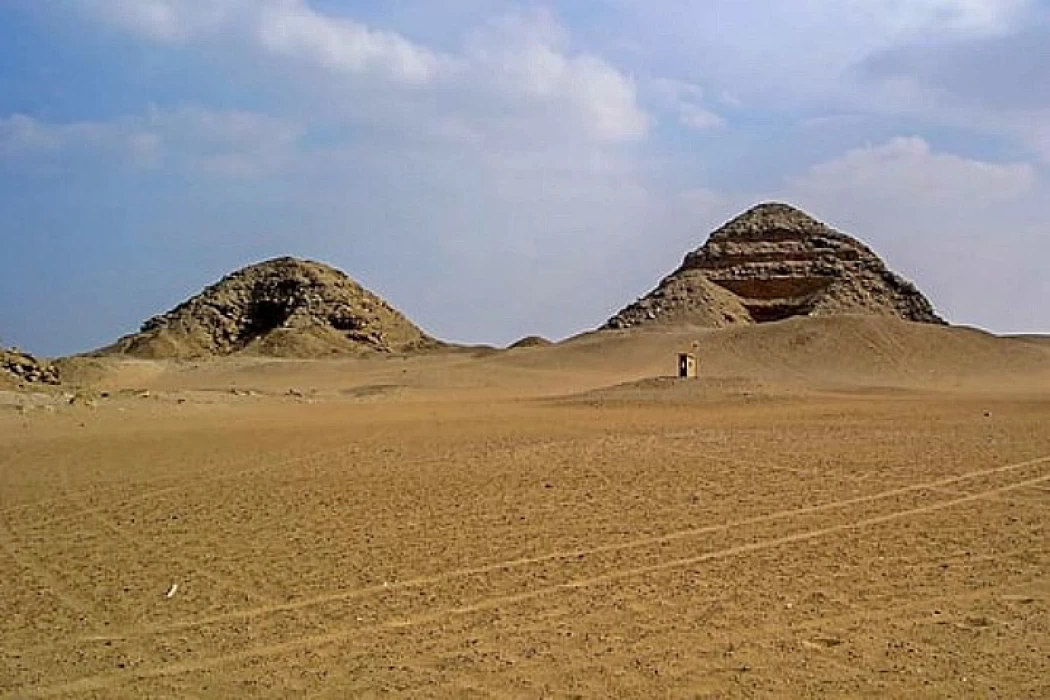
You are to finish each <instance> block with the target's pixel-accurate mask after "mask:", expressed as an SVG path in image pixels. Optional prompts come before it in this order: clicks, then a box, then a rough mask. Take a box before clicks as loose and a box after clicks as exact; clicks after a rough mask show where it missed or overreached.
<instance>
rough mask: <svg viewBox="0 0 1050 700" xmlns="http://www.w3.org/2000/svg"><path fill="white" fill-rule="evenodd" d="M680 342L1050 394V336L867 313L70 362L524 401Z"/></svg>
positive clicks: (668, 356) (163, 377) (724, 356)
mask: <svg viewBox="0 0 1050 700" xmlns="http://www.w3.org/2000/svg"><path fill="white" fill-rule="evenodd" d="M680 351H691V352H695V353H696V354H697V356H698V358H699V364H700V379H699V380H698V383H699V384H701V385H705V386H717V385H718V384H719V383H720V382H721V383H724V382H730V383H737V384H739V383H741V382H743V383H745V384H746V383H753V384H761V385H763V386H766V387H770V388H772V387H779V388H782V389H784V390H786V391H791V392H793V391H796V390H799V389H809V388H812V389H824V388H836V387H899V388H915V389H919V390H942V389H947V390H954V389H957V388H965V389H968V390H979V391H998V390H1000V389H1011V390H1020V391H1035V392H1039V391H1050V343H1046V342H1039V341H1035V340H1030V339H1022V338H1002V337H996V336H993V335H990V334H988V333H983V332H981V331H976V330H972V329H967V328H955V327H949V326H940V325H930V324H918V323H912V322H907V321H902V320H899V319H894V318H886V317H878V316H864V315H859V316H833V317H817V318H797V319H790V320H787V321H781V322H777V323H770V324H761V325H746V326H740V327H737V328H727V329H719V330H711V329H702V328H696V327H682V326H661V325H656V326H650V327H646V328H638V329H631V330H627V331H602V332H593V333H588V334H586V335H583V336H579V337H577V338H574V339H571V340H568V341H564V342H561V343H557V344H553V345H549V346H542V345H537V346H533V347H529V348H527V349H514V350H509V351H498V350H492V351H489V352H484V353H462V352H460V353H425V354H419V355H415V356H410V355H400V356H397V355H381V354H375V353H373V354H370V355H359V356H339V357H333V358H331V359H326V360H316V359H302V358H267V357H261V356H253V355H244V354H238V355H234V356H231V357H228V358H225V359H222V360H221V361H212V362H203V363H189V364H187V363H172V362H168V361H156V360H142V359H138V358H126V357H120V356H118V357H103V358H86V359H83V358H82V359H80V360H78V361H77V362H73V361H70V362H69V363H68V364H69V366H68V367H67V366H65V365H64V366H63V372H65V373H66V374H68V375H69V377H70V378H71V379H73V380H74V381H76V382H78V383H83V384H88V385H94V386H98V387H105V388H111V389H121V388H123V389H135V388H152V389H160V390H162V391H179V390H180V389H189V390H218V391H221V392H223V393H226V394H229V393H230V392H232V391H235V390H256V391H259V392H261V393H263V394H266V393H271V394H280V395H284V394H285V393H286V392H288V391H289V390H290V389H295V390H297V391H301V392H303V393H306V394H316V395H318V396H328V397H338V396H347V397H356V396H362V395H365V394H367V395H368V396H369V397H371V398H384V397H385V398H405V397H416V398H423V399H426V400H445V399H448V398H450V397H453V396H457V397H458V396H468V395H469V396H481V395H484V396H489V397H497V396H498V397H505V398H514V397H529V396H531V397H538V396H565V395H570V394H575V393H579V392H587V391H592V390H595V389H600V388H603V387H610V386H615V385H619V384H623V383H629V382H635V381H642V380H648V379H652V378H658V377H667V376H670V375H672V374H673V373H674V372H675V367H676V355H677V353H678V352H680ZM85 363H90V366H86V365H85ZM362 392H364V393H362Z"/></svg>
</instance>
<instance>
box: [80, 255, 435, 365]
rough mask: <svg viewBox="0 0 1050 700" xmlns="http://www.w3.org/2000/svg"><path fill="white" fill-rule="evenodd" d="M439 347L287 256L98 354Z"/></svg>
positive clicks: (320, 270) (331, 276)
mask: <svg viewBox="0 0 1050 700" xmlns="http://www.w3.org/2000/svg"><path fill="white" fill-rule="evenodd" d="M440 345H442V343H440V342H439V341H437V340H435V339H433V338H431V337H430V336H428V335H427V334H426V333H424V332H423V331H422V330H420V329H419V328H418V327H416V326H415V325H414V324H413V323H412V322H411V321H409V320H408V319H407V318H405V316H404V315H402V314H401V313H400V312H399V311H397V310H396V309H395V308H393V307H392V306H391V305H390V304H388V303H387V302H386V301H384V300H383V299H381V298H380V297H379V296H377V295H375V294H373V293H372V292H370V291H368V290H367V289H365V288H364V287H362V286H361V285H359V284H358V283H357V282H355V281H354V280H352V279H350V278H349V277H347V276H346V275H345V274H343V273H342V272H340V271H339V270H336V269H334V268H332V267H329V266H328V265H324V264H321V263H317V262H311V261H306V260H298V259H296V258H291V257H283V258H276V259H274V260H268V261H266V262H261V263H258V264H255V265H250V266H248V267H245V268H243V269H241V270H238V271H236V272H234V273H232V274H230V275H227V276H226V277H224V278H223V279H222V280H220V281H219V282H217V283H216V284H214V285H212V286H210V287H208V288H207V289H205V290H204V291H203V292H201V293H200V294H198V295H197V296H194V297H192V298H191V299H189V300H187V301H185V302H183V303H182V304H180V305H178V306H177V307H175V308H174V309H172V310H171V311H169V312H167V313H165V314H163V315H160V316H156V317H154V318H151V319H150V320H148V321H146V323H144V324H143V326H142V329H141V330H140V332H138V333H135V334H133V335H129V336H125V337H124V338H121V339H120V340H118V341H117V342H116V343H114V344H113V345H111V346H109V347H108V348H104V349H103V350H102V351H100V352H102V353H104V354H124V355H132V356H136V357H144V358H153V359H193V358H207V357H216V356H224V355H231V354H234V353H240V352H249V353H255V354H262V355H275V356H284V357H319V356H325V355H332V354H368V353H376V352H380V353H406V352H413V351H420V350H428V349H433V348H436V347H439V346H440Z"/></svg>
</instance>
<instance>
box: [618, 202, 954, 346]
mask: <svg viewBox="0 0 1050 700" xmlns="http://www.w3.org/2000/svg"><path fill="white" fill-rule="evenodd" d="M839 314H864V315H876V316H892V317H896V318H901V319H904V320H907V321H916V322H919V323H934V324H943V323H944V321H943V320H942V319H941V318H940V317H939V316H938V315H937V314H936V313H935V312H934V310H933V306H932V305H931V304H930V302H929V300H927V299H926V297H925V296H923V294H922V293H921V292H920V291H919V290H918V289H917V288H916V287H915V286H914V285H913V284H912V283H911V282H908V281H907V280H905V279H904V278H902V277H900V276H899V275H897V274H896V273H894V272H892V271H891V270H890V269H888V268H887V267H886V264H885V263H884V262H883V261H882V260H881V259H880V258H879V257H878V256H877V255H876V254H875V253H874V252H873V251H872V250H871V249H870V248H868V247H867V246H865V245H864V244H863V243H861V242H860V241H858V240H856V239H855V238H852V237H850V236H847V235H846V234H844V233H841V232H839V231H836V230H835V229H832V228H830V227H828V226H826V225H825V224H822V223H821V222H819V221H817V220H816V219H814V218H813V217H811V216H809V215H808V214H805V213H804V212H802V211H799V210H798V209H795V208H794V207H791V206H789V205H787V204H778V203H767V204H760V205H758V206H756V207H754V208H752V209H750V210H749V211H747V212H745V213H744V214H741V215H740V216H738V217H737V218H735V219H733V220H732V221H730V222H729V223H727V224H726V225H724V226H723V227H722V228H720V229H718V230H717V231H715V232H714V233H712V234H711V236H710V238H709V239H708V241H707V243H705V244H704V245H703V246H702V247H701V248H699V249H697V250H695V251H693V252H691V253H689V254H688V255H686V257H685V261H684V262H683V263H682V265H681V267H679V268H678V269H677V270H676V271H675V272H673V273H672V274H671V275H669V276H668V277H666V278H665V279H664V280H662V281H661V282H660V284H659V286H658V287H657V288H656V289H655V290H653V291H652V292H650V293H649V294H648V295H646V296H645V297H644V298H642V299H640V300H638V301H637V302H635V303H633V304H631V305H630V306H628V307H627V308H625V309H623V310H622V311H620V312H619V313H618V314H616V315H615V316H613V317H612V318H611V319H609V320H608V322H606V324H605V325H604V326H603V327H602V328H603V329H619V328H631V327H635V326H642V325H650V324H659V323H664V324H675V323H689V324H695V325H700V326H707V327H712V328H722V327H726V326H733V325H739V324H754V323H768V322H771V321H779V320H783V319H786V318H791V317H795V316H829V315H839Z"/></svg>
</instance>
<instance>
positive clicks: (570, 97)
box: [76, 0, 649, 142]
mask: <svg viewBox="0 0 1050 700" xmlns="http://www.w3.org/2000/svg"><path fill="white" fill-rule="evenodd" d="M76 1H77V2H79V3H80V4H81V6H82V8H83V9H84V10H85V11H87V13H88V15H89V16H90V17H95V18H97V19H101V20H102V21H104V22H107V23H109V24H111V25H112V26H116V27H118V28H120V29H123V30H125V31H130V32H133V33H136V34H138V35H140V36H142V37H144V38H146V39H150V40H154V41H178V42H185V43H193V42H195V43H211V44H214V45H216V46H219V47H222V48H224V49H225V50H241V51H248V52H249V53H251V54H253V55H257V56H260V57H262V58H264V59H265V60H268V61H278V62H281V63H282V64H284V65H288V66H290V67H295V66H298V67H301V68H303V69H306V70H308V71H310V72H309V73H308V75H307V76H306V78H307V82H311V83H313V84H314V85H316V86H317V87H318V89H320V90H322V91H325V90H327V91H329V92H330V93H333V94H336V95H338V96H339V97H338V101H339V103H340V104H346V105H348V106H349V108H350V109H351V111H353V112H354V113H355V115H358V116H359V115H361V114H363V113H367V114H368V115H369V118H374V119H375V120H377V121H379V122H381V123H383V124H384V125H386V126H389V125H391V124H395V123H397V122H398V121H399V120H400V119H402V118H403V116H404V112H406V111H410V112H412V113H413V114H416V113H420V114H427V115H428V116H430V117H431V118H432V119H433V120H435V121H442V122H444V123H446V124H448V123H450V122H452V121H457V119H458V120H459V121H461V122H469V123H471V127H470V128H472V129H474V130H478V131H481V132H484V131H485V130H486V129H489V128H492V127H494V128H496V130H499V129H500V128H501V124H505V123H507V122H510V123H513V124H514V125H515V126H514V128H515V129H517V130H524V132H525V133H526V134H528V133H530V132H531V133H535V134H537V135H538V136H540V137H542V136H543V135H544V133H545V131H544V130H545V129H554V130H555V131H560V132H565V131H566V130H567V127H568V129H570V130H571V131H572V132H573V133H574V134H575V135H577V136H583V137H586V138H588V139H592V140H596V141H606V142H617V141H629V140H634V139H638V138H641V137H643V136H645V134H646V133H647V130H648V124H649V118H648V116H647V115H646V113H645V112H644V111H643V110H642V108H641V107H640V106H639V105H638V101H637V95H636V89H635V86H634V83H633V81H632V80H631V79H630V78H629V77H627V76H626V75H624V74H623V73H621V72H620V71H619V70H617V69H616V68H615V67H613V66H612V65H611V64H609V63H608V62H606V61H604V60H602V59H601V58H599V57H597V56H595V55H592V54H589V53H587V52H573V51H571V50H570V49H569V48H568V43H569V42H568V36H567V33H566V32H565V30H564V29H563V28H562V27H561V26H559V25H558V24H557V22H556V21H555V20H554V19H553V17H552V16H551V15H549V14H546V13H535V14H532V15H510V16H507V17H504V18H503V19H501V20H499V21H495V22H491V23H489V24H488V25H486V26H483V27H482V28H480V29H478V30H476V31H475V32H473V33H472V34H471V35H470V36H469V37H468V41H467V43H466V45H465V46H464V48H463V50H462V51H461V52H460V53H459V54H450V53H447V52H441V51H437V50H433V49H431V48H428V47H426V46H424V45H422V44H420V43H417V42H413V41H410V40H408V39H407V38H405V37H404V36H402V35H400V34H398V33H396V32H392V31H380V30H376V29H373V28H371V27H368V26H367V25H365V24H362V23H360V22H357V21H354V20H352V19H349V18H345V17H337V16H334V15H330V14H324V13H322V12H319V11H317V10H315V9H313V7H311V5H310V4H309V3H307V2H306V0H216V1H215V2H210V0H143V3H142V4H140V3H139V0H116V1H115V2H107V1H106V0H76ZM348 77H349V78H354V77H359V78H370V79H372V80H379V81H381V82H380V83H378V84H375V83H373V84H372V86H371V87H372V88H377V89H382V90H384V93H383V95H382V98H381V99H379V100H376V104H361V102H362V99H361V96H360V95H357V94H355V88H359V89H361V90H364V89H367V88H366V86H365V85H363V84H355V83H353V82H347V80H346V78H348ZM408 88H417V89H418V88H426V93H425V94H419V95H415V94H414V93H413V91H412V90H408V91H407V92H406V91H405V89H408ZM398 95H400V98H398ZM399 100H400V101H399ZM413 100H421V102H414V101H413ZM383 109H385V110H387V111H386V113H377V112H379V111H380V110H383ZM435 110H436V113H435ZM390 112H400V114H391V113H390ZM449 114H453V115H457V114H458V117H457V118H453V119H451V120H450V119H448V116H447V115H449ZM479 115H484V117H485V119H486V120H487V124H482V123H479V119H478V117H479Z"/></svg>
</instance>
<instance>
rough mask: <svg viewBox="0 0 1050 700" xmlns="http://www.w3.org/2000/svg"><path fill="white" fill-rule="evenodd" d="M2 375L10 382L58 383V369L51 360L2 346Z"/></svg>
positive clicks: (0, 363) (0, 369)
mask: <svg viewBox="0 0 1050 700" xmlns="http://www.w3.org/2000/svg"><path fill="white" fill-rule="evenodd" d="M0 377H2V378H6V379H7V380H8V381H9V382H10V383H19V382H24V383H28V384H58V382H59V376H58V369H57V368H56V367H55V366H54V365H52V364H51V363H49V362H45V361H44V360H40V359H38V358H36V357H33V356H32V355H30V354H28V353H24V352H21V351H19V350H16V349H14V348H12V349H10V350H8V349H5V348H0Z"/></svg>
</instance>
